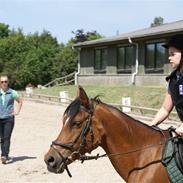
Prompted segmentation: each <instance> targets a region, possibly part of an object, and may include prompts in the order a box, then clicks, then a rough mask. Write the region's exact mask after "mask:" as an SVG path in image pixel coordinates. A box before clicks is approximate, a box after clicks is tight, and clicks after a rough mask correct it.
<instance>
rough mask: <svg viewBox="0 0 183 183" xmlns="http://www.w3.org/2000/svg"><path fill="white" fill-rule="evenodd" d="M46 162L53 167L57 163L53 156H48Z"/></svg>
mask: <svg viewBox="0 0 183 183" xmlns="http://www.w3.org/2000/svg"><path fill="white" fill-rule="evenodd" d="M46 163H47V164H48V165H49V166H51V167H53V166H54V164H55V158H54V157H53V156H48V158H47V160H46Z"/></svg>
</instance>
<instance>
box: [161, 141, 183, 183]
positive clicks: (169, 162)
mask: <svg viewBox="0 0 183 183" xmlns="http://www.w3.org/2000/svg"><path fill="white" fill-rule="evenodd" d="M173 153H174V149H173V143H172V141H171V140H169V141H168V143H167V144H166V148H165V151H164V155H163V164H164V165H165V167H166V169H167V172H168V175H169V178H170V180H171V182H172V183H183V174H182V173H181V171H180V170H179V168H178V167H177V164H176V162H175V157H174V154H173Z"/></svg>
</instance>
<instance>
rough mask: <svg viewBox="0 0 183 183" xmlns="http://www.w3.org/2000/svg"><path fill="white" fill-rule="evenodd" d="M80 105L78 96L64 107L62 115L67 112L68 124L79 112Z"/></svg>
mask: <svg viewBox="0 0 183 183" xmlns="http://www.w3.org/2000/svg"><path fill="white" fill-rule="evenodd" d="M80 106H81V101H80V99H79V97H77V98H76V99H75V100H73V101H72V102H71V103H70V104H69V106H68V107H67V108H66V110H65V112H64V115H66V114H67V116H69V117H70V119H69V121H68V122H69V123H70V124H71V123H72V119H73V118H74V116H75V115H76V114H77V113H78V112H79V110H80Z"/></svg>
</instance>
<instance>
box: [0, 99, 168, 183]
mask: <svg viewBox="0 0 183 183" xmlns="http://www.w3.org/2000/svg"><path fill="white" fill-rule="evenodd" d="M65 108H66V107H64V106H59V105H49V104H43V103H36V102H31V101H26V100H25V101H24V104H23V108H22V111H21V114H20V115H19V116H17V117H16V124H15V128H14V131H13V135H12V143H11V151H10V152H11V153H10V157H11V158H12V160H11V161H10V162H9V163H8V164H6V165H3V164H0V182H1V183H28V182H32V183H61V182H62V183H121V182H124V181H123V180H122V179H121V177H120V176H119V175H118V174H117V173H116V172H115V170H114V169H113V167H112V165H111V163H110V162H109V160H108V158H102V159H99V160H91V161H86V162H84V163H83V164H81V163H80V162H75V163H73V164H71V165H70V166H69V169H70V172H71V174H72V176H73V177H72V178H70V177H69V176H68V175H67V173H66V172H64V173H63V174H53V173H50V172H48V171H47V169H46V165H45V163H44V154H45V153H46V152H47V150H48V149H49V146H50V144H51V142H52V141H53V140H55V138H56V137H57V135H58V134H59V132H60V129H61V126H62V121H61V119H62V114H63V112H64V110H65ZM163 127H166V125H163ZM97 153H100V154H102V153H104V151H103V150H102V149H100V148H98V149H97V150H95V151H94V152H93V155H94V154H95V155H96V154H97Z"/></svg>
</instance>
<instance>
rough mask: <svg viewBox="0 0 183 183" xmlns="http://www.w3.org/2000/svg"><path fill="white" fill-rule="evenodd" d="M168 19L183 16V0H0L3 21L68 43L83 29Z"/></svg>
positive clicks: (107, 32) (110, 31)
mask: <svg viewBox="0 0 183 183" xmlns="http://www.w3.org/2000/svg"><path fill="white" fill-rule="evenodd" d="M159 16H161V17H163V18H164V23H170V22H174V21H178V20H183V1H182V0H0V23H5V24H8V25H9V26H10V29H15V30H16V29H18V28H21V29H22V30H23V32H24V33H25V34H29V33H32V34H33V33H35V32H39V33H41V32H42V31H43V30H47V31H49V32H50V33H51V34H52V36H54V37H56V38H57V40H58V42H59V43H67V42H68V41H69V40H70V39H71V38H72V37H74V34H73V33H72V31H76V30H78V29H83V30H84V31H85V32H87V31H97V32H98V33H99V34H101V35H103V36H105V37H110V36H115V35H116V34H117V33H119V34H123V33H127V32H132V31H136V30H140V29H144V28H148V27H150V24H151V23H152V22H153V20H154V18H155V17H159Z"/></svg>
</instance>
